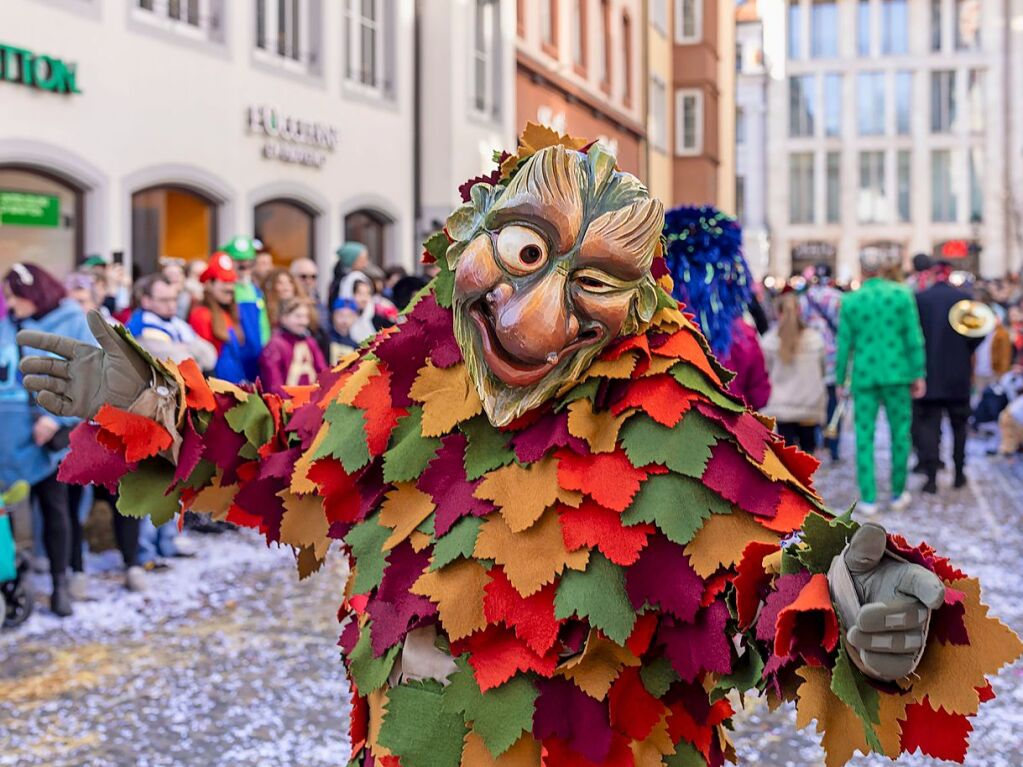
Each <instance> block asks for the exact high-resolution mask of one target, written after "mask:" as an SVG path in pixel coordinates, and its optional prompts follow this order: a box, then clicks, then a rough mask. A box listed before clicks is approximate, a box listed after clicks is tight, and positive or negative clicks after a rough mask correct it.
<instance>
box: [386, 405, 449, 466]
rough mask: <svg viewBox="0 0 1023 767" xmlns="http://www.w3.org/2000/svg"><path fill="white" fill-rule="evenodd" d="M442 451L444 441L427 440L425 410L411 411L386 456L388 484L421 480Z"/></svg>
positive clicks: (392, 437)
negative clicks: (441, 442)
mask: <svg viewBox="0 0 1023 767" xmlns="http://www.w3.org/2000/svg"><path fill="white" fill-rule="evenodd" d="M439 449H440V440H439V439H438V438H436V437H424V436H423V409H422V408H421V407H419V406H418V405H415V406H413V407H410V408H409V409H408V415H405V416H402V417H401V418H399V419H398V425H397V426H395V427H394V432H393V433H392V434H391V442H390V448H389V449H388V450H387V452H386V453H384V482H388V483H393V482H411V481H412V480H413V479H417V478H418V477H419V475H420V474H422V473H423V470H424V469H425V468H426V465H427V464H428V463H429V462H430V461H432V460H433V457H434V456H435V455H436V454H437V451H438V450H439Z"/></svg>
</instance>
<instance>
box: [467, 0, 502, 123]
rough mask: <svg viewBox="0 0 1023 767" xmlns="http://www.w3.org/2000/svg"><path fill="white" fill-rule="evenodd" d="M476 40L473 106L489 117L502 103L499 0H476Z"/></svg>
mask: <svg viewBox="0 0 1023 767" xmlns="http://www.w3.org/2000/svg"><path fill="white" fill-rule="evenodd" d="M474 10H475V19H474V22H475V23H474V24H473V42H472V108H473V110H474V111H475V112H477V113H479V114H482V115H486V116H488V117H494V116H497V114H498V112H499V108H500V104H501V92H500V81H499V79H498V77H497V71H498V66H499V62H500V51H499V46H500V41H501V34H500V26H499V25H500V23H501V14H500V12H499V11H500V9H499V8H498V0H476V2H475V9H474Z"/></svg>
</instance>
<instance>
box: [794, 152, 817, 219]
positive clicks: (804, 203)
mask: <svg viewBox="0 0 1023 767" xmlns="http://www.w3.org/2000/svg"><path fill="white" fill-rule="evenodd" d="M813 159H814V158H813V152H794V153H793V154H791V155H789V223H791V224H812V223H813V219H814V215H813V214H814V205H813V164H814V163H813Z"/></svg>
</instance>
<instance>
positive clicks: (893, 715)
mask: <svg viewBox="0 0 1023 767" xmlns="http://www.w3.org/2000/svg"><path fill="white" fill-rule="evenodd" d="M878 700H879V702H880V706H879V708H878V717H879V718H880V720H881V723H880V724H879V725H876V726H875V727H874V732H876V733H877V738H878V740H880V741H881V748H883V749H884V754H885V756H887V757H889V758H891V759H896V758H898V756H899V752H900V751H901V750H902V723H901V722H900V721H899V720H900V719H904V718H905V716H906V706H908V705H909V703H910V699H909V696H908V695H888V694H885V693H881V694H880V695H878Z"/></svg>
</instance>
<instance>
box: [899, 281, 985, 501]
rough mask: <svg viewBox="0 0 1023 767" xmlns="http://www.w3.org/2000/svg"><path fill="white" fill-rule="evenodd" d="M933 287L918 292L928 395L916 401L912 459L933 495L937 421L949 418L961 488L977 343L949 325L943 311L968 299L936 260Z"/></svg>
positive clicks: (935, 489)
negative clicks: (915, 452) (915, 458)
mask: <svg viewBox="0 0 1023 767" xmlns="http://www.w3.org/2000/svg"><path fill="white" fill-rule="evenodd" d="M931 274H932V276H933V280H934V284H933V285H931V286H930V287H929V288H927V289H926V290H923V291H921V292H919V293H917V296H916V302H917V308H918V309H919V311H920V325H921V327H922V328H923V332H924V346H925V349H926V358H927V390H926V393H925V394H924V396H923V397H921V398H920V399H918V400H916V402H915V403H914V407H915V416H916V417H915V419H914V420H915V422H916V427H917V428H916V439H917V457H918V458H919V464H918V465H919V468H920V471H921V472H922V473H923V474H924V475H925V476H926V478H927V481H926V483H925V484H924V486H923V492H925V493H932V494H933V493H937V492H938V483H937V474H938V469H939V468H940V465H941V459H940V449H941V420H942V417H943V415H947V416H948V420H949V422H950V424H951V426H952V460H953V463H954V465H955V480H954V485H955V487H962V486H963V485H965V484H966V474H965V473H964V466H965V463H966V425H967V422H968V420H969V417H970V381H971V377H972V375H973V360H972V357H973V352H974V351H975V350H976V348H977V347H978V346H980V342H981V341H982V340H983V339H982V338H967V337H966V336H964V335H961V334H959V333H957V332H956V331H955V330H954V329H953V327H952V325H951V324H950V323H949V321H948V312H949V309H951V308H952V306H953V305H954V304H956V303H958V302H959V301H962V300H964V299H968V298H970V294H969V293H967V292H966V291H965V290H962V289H961V288H957V287H955V286H954V285H952V284H951V283H950V282H949V276H950V275H951V274H952V264H950V263H949V262H948V261H938V262H937V263H936V264H934V266H933V267H932V268H931Z"/></svg>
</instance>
